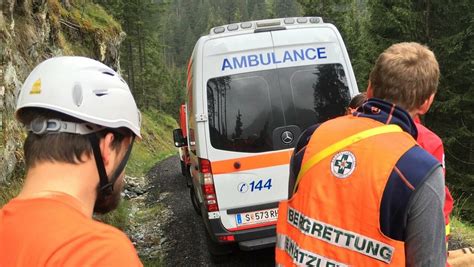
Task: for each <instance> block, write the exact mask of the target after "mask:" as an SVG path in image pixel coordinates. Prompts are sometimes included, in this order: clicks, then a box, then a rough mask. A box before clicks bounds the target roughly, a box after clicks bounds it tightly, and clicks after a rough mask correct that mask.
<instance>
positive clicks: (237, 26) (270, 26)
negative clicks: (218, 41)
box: [209, 17, 324, 36]
mask: <svg viewBox="0 0 474 267" xmlns="http://www.w3.org/2000/svg"><path fill="white" fill-rule="evenodd" d="M322 23H324V22H323V19H322V18H321V17H290V18H276V19H265V20H253V21H246V22H239V23H232V24H226V25H222V26H218V27H214V28H212V29H211V30H210V32H209V35H210V36H216V35H221V34H226V35H228V34H230V35H234V34H242V33H249V32H260V31H271V30H284V29H290V28H301V27H311V26H313V25H314V24H322Z"/></svg>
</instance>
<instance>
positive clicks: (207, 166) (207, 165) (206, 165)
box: [199, 158, 212, 173]
mask: <svg viewBox="0 0 474 267" xmlns="http://www.w3.org/2000/svg"><path fill="white" fill-rule="evenodd" d="M199 170H200V171H201V173H211V172H212V171H211V162H210V161H209V160H207V159H201V158H199Z"/></svg>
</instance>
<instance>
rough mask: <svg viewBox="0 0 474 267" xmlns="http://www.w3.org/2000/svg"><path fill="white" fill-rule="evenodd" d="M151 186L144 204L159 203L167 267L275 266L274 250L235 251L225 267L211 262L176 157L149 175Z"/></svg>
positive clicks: (200, 223)
mask: <svg viewBox="0 0 474 267" xmlns="http://www.w3.org/2000/svg"><path fill="white" fill-rule="evenodd" d="M148 179H149V181H151V183H152V184H153V187H152V189H151V191H150V192H149V194H148V199H147V201H150V202H149V203H152V202H155V203H156V202H157V201H159V202H160V203H161V204H162V205H163V206H164V207H165V209H167V212H166V214H168V215H167V216H163V218H162V219H163V220H162V221H160V223H159V225H160V228H161V229H160V230H161V232H162V235H163V236H162V241H161V242H162V248H163V249H164V250H165V251H164V252H165V253H164V254H165V257H164V263H165V265H166V266H274V265H275V262H274V256H275V254H274V250H273V249H264V250H258V251H253V252H244V251H240V250H239V249H238V248H237V247H236V248H235V250H234V253H233V254H231V255H229V257H228V258H227V259H226V261H225V262H224V263H221V264H214V263H212V262H211V258H210V255H209V252H208V250H207V245H206V236H205V235H206V234H207V233H205V229H204V224H203V222H202V220H201V217H199V216H198V215H197V214H196V213H195V211H194V209H193V207H192V204H191V200H190V198H189V188H188V187H186V182H185V178H184V176H182V175H181V171H180V166H179V159H178V157H177V156H172V157H170V158H167V159H165V160H163V161H161V162H160V163H158V164H157V165H156V166H155V167H154V168H152V169H151V170H150V172H149V173H148Z"/></svg>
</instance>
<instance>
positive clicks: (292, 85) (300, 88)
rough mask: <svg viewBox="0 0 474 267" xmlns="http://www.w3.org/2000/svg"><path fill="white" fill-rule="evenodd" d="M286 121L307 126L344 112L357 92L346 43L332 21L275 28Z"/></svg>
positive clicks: (302, 127)
mask: <svg viewBox="0 0 474 267" xmlns="http://www.w3.org/2000/svg"><path fill="white" fill-rule="evenodd" d="M272 39H273V43H274V46H275V54H276V55H277V56H278V59H279V60H278V62H275V63H276V66H277V69H278V71H277V73H278V75H277V76H278V82H279V85H280V88H281V90H282V92H281V95H282V99H283V102H282V105H283V109H284V110H285V119H286V124H287V125H296V126H298V128H300V129H302V130H304V129H306V128H307V127H309V126H311V125H314V124H316V123H320V122H324V121H326V120H328V119H332V118H334V117H337V116H340V115H343V114H344V113H345V108H346V107H347V105H348V103H349V101H350V98H351V96H353V95H355V94H357V93H358V90H357V84H356V81H355V77H354V73H353V70H352V66H351V64H350V60H349V56H348V54H347V51H346V48H345V45H344V43H343V41H342V38H341V36H340V34H339V32H338V31H337V29H336V28H335V27H334V26H333V25H332V24H316V25H314V26H312V27H303V28H296V27H295V28H292V27H291V26H290V27H288V29H287V30H284V31H273V32H272Z"/></svg>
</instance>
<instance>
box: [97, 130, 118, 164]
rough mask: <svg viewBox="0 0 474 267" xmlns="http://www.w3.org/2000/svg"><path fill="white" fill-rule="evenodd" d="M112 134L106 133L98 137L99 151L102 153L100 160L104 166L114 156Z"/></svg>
mask: <svg viewBox="0 0 474 267" xmlns="http://www.w3.org/2000/svg"><path fill="white" fill-rule="evenodd" d="M114 138H115V136H114V134H113V133H107V134H106V135H105V136H104V137H103V138H101V139H100V145H99V146H100V153H101V154H102V160H103V162H104V166H107V165H108V164H109V163H110V160H111V159H112V157H113V156H114V153H113V147H112V142H113V141H114Z"/></svg>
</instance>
